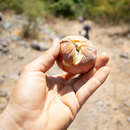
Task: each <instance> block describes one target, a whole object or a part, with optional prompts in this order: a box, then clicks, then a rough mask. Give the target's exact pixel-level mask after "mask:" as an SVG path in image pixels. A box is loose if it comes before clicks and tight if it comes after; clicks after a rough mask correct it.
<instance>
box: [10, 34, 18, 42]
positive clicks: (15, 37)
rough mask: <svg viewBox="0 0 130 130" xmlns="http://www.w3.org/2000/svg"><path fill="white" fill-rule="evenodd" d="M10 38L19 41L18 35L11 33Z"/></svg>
mask: <svg viewBox="0 0 130 130" xmlns="http://www.w3.org/2000/svg"><path fill="white" fill-rule="evenodd" d="M11 40H12V41H19V40H20V38H19V37H18V36H16V35H13V36H12V37H11Z"/></svg>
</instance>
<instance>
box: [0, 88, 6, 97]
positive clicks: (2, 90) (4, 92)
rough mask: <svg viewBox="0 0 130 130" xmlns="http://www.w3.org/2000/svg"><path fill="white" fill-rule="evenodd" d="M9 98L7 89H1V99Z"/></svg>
mask: <svg viewBox="0 0 130 130" xmlns="http://www.w3.org/2000/svg"><path fill="white" fill-rule="evenodd" d="M7 96H8V95H7V91H6V89H4V88H2V89H0V97H7Z"/></svg>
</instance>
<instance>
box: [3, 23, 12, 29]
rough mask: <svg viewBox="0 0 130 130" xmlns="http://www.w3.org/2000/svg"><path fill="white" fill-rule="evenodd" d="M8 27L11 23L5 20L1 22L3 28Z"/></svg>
mask: <svg viewBox="0 0 130 130" xmlns="http://www.w3.org/2000/svg"><path fill="white" fill-rule="evenodd" d="M10 27H11V23H9V22H7V21H6V22H4V23H3V28H4V29H9V28H10Z"/></svg>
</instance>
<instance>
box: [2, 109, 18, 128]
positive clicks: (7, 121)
mask: <svg viewBox="0 0 130 130" xmlns="http://www.w3.org/2000/svg"><path fill="white" fill-rule="evenodd" d="M0 130H20V129H19V127H18V125H17V123H16V122H15V121H14V120H13V119H12V118H11V117H10V115H9V113H8V112H7V111H6V110H5V111H4V112H3V113H2V114H1V115H0Z"/></svg>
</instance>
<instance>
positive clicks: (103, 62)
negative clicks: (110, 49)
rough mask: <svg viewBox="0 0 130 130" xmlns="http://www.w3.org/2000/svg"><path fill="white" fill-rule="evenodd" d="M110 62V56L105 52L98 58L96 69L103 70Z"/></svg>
mask: <svg viewBox="0 0 130 130" xmlns="http://www.w3.org/2000/svg"><path fill="white" fill-rule="evenodd" d="M108 61H109V55H108V54H107V53H106V52H103V53H102V54H100V55H98V56H97V58H96V64H95V68H96V69H99V68H101V67H102V66H104V65H106V64H107V63H108Z"/></svg>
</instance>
